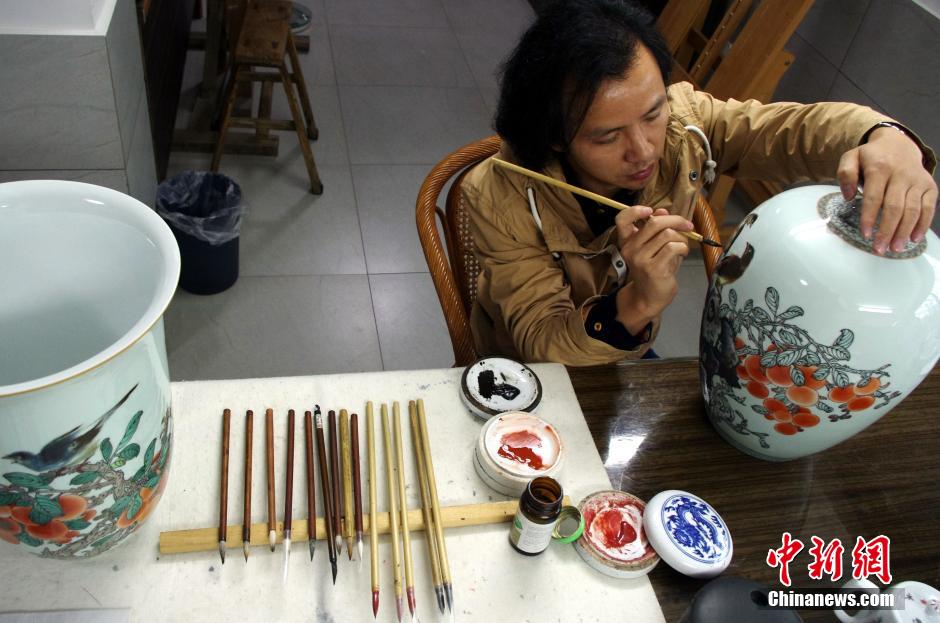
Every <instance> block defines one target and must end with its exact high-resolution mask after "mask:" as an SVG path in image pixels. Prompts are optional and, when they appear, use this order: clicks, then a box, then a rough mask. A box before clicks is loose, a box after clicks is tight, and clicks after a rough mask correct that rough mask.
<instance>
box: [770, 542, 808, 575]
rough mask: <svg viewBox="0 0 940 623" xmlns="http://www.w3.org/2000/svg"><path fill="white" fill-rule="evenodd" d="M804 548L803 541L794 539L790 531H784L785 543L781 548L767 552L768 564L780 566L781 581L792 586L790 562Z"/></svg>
mask: <svg viewBox="0 0 940 623" xmlns="http://www.w3.org/2000/svg"><path fill="white" fill-rule="evenodd" d="M802 549H803V541H801V540H799V539H794V538H793V537H792V536H791V535H790V533H789V532H784V533H783V545H781V546H780V549H772V550H770V551H768V552H767V564H768V565H770V566H771V567H780V583H781V584H783V585H784V586H790V562H791V561H792V560H793V559H794V558H796V555H797V554H799V553H800V551H801V550H802Z"/></svg>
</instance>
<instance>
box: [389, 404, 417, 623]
mask: <svg viewBox="0 0 940 623" xmlns="http://www.w3.org/2000/svg"><path fill="white" fill-rule="evenodd" d="M392 420H393V422H394V426H395V460H396V462H397V469H396V470H395V471H396V474H397V478H396V480H397V481H398V500H399V502H400V503H401V506H400V507H399V510H400V511H401V537H402V551H403V553H404V555H405V592H406V594H407V595H408V610H409V611H410V612H411V618H412V619H413V618H415V616H417V615H416V614H415V610H416V609H417V600H416V599H415V580H414V567H413V566H412V562H411V527H410V526H409V525H408V496H407V494H406V493H405V452H404V450H403V447H404V444H402V441H401V409H400V408H399V407H398V402H395V403H393V404H392Z"/></svg>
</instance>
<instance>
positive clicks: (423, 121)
mask: <svg viewBox="0 0 940 623" xmlns="http://www.w3.org/2000/svg"><path fill="white" fill-rule="evenodd" d="M304 2H305V4H307V5H308V6H310V8H311V9H312V10H313V13H314V19H315V20H316V25H315V26H314V28H313V30H312V31H311V32H310V33H309V34H310V35H311V49H310V52H309V54H306V55H304V56H302V57H301V59H302V60H301V62H302V64H303V70H304V73H305V76H306V78H307V80H308V83H309V86H310V92H311V99H312V103H313V109H314V113H315V115H316V119H317V125H318V126H319V128H320V138H319V140H317V141H315V142H313V143H311V146H312V148H313V152H314V155H315V157H316V160H317V164H318V168H319V170H320V175H321V177H322V179H323V183H324V187H325V191H324V193H323V195H321V196H314V195H311V194H309V193H308V192H307V190H306V189H307V179H306V173H305V169H304V166H303V160H302V158H301V155H300V150H299V148H298V146H297V143H296V141H295V139H294V137H293V136H292V135H291V134H288V133H282V134H281V135H280V142H281V149H280V154H279V156H278V157H277V158H276V159H274V158H262V157H248V156H231V155H226V156H225V158H224V159H223V160H222V167H221V170H222V172H224V173H226V174H228V175H230V176H231V177H232V178H233V179H235V180H236V181H237V182H238V183H239V184H240V185H241V187H242V192H243V194H244V197H245V199H246V200H247V202H248V204H249V206H250V211H249V213H248V216H247V217H246V218H245V220H244V223H243V226H242V233H241V240H240V251H241V264H240V270H241V274H240V277H239V279H238V281H237V282H236V284H235V286H233V287H232V288H231V289H230V290H228V291H226V292H224V293H221V294H217V295H214V296H208V297H200V296H195V295H192V294H188V293H186V292H183V291H182V290H181V291H179V292H178V294H177V296H176V298H175V299H174V301H173V303H172V305H171V307H170V309H169V311H168V313H167V317H166V322H167V327H166V333H167V346H168V350H169V358H170V371H171V375H172V377H173V379H174V380H184V379H185V380H195V379H218V378H247V377H258V376H277V375H303V374H317V373H330V372H354V371H372V370H382V369H385V370H394V369H421V368H437V367H447V366H449V365H450V364H451V363H452V362H453V353H452V350H451V345H450V340H449V338H448V335H447V330H446V328H445V326H444V319H443V316H442V314H441V310H440V305H439V304H438V301H437V296H436V294H435V292H434V287H433V285H432V283H431V279H430V276H429V274H428V272H427V265H426V264H425V262H424V256H423V255H422V253H421V248H420V244H419V242H418V236H417V231H416V229H415V224H414V204H415V198H416V196H417V192H418V188H419V186H420V184H421V181H422V180H423V178H424V175H425V174H426V173H427V171H428V170H429V169H430V168H431V166H433V165H434V164H435V163H436V162H437V161H438V160H439V159H440V158H442V157H443V156H444V155H446V154H447V153H449V152H450V151H452V150H453V149H455V148H457V147H459V146H460V145H463V144H465V143H468V142H470V141H472V140H475V139H477V138H481V137H483V136H487V135H489V134H491V133H492V130H491V129H490V118H491V115H492V111H493V106H494V104H495V102H496V93H497V87H496V79H495V77H494V72H495V70H496V68H497V67H498V65H499V63H500V61H501V60H502V59H503V57H504V56H505V55H506V54H507V53H508V51H509V50H510V49H511V48H512V46H513V45H514V43H515V41H516V39H517V38H518V35H519V33H520V32H521V31H522V30H523V29H524V28H525V27H526V26H527V25H528V23H529V22H530V20H531V19H532V18H533V13H532V10H531V8H529V5H528V3H527V2H526V1H525V0H396V1H393V0H304ZM494 16H498V17H499V18H498V19H494ZM201 60H202V59H201V57H200V56H199V54H198V53H191V57H190V63H189V67H188V72H187V81H186V83H185V84H184V89H186V91H185V92H184V98H183V106H184V107H185V106H186V104H187V103H191V101H192V99H193V93H194V90H193V89H192V88H191V87H192V86H193V85H195V84H196V83H197V82H198V80H199V78H200V76H199V70H200V68H201ZM278 95H280V94H278ZM275 114H276V115H282V116H283V117H284V118H286V116H287V106H286V101H285V100H284V98H283V97H280V98H279V99H278V98H276V99H275ZM185 122H186V114H185V110H184V111H183V112H182V114H181V117H180V124H185ZM208 163H209V157H208V156H207V155H199V154H188V153H187V154H180V153H178V154H174V155H173V156H172V158H171V161H170V173H171V174H172V173H174V172H178V171H182V170H185V169H189V168H192V169H205V168H207V166H208ZM681 282H682V287H681V291H680V295H679V298H678V299H677V300H676V301H675V302H674V303H673V305H672V306H671V307H670V309H669V311H668V312H667V314H666V316H665V318H664V324H663V328H662V330H661V332H660V336H659V339H658V341H657V344H656V350H657V352H659V354H660V355H664V356H674V355H692V354H695V353H696V352H697V344H698V325H699V314H700V310H701V304H702V301H703V299H704V292H705V278H704V268H703V266H702V262H701V260H700V259H699V260H696V259H690V260H689V261H688V262H687V263H686V265H685V266H683V268H682V274H681Z"/></svg>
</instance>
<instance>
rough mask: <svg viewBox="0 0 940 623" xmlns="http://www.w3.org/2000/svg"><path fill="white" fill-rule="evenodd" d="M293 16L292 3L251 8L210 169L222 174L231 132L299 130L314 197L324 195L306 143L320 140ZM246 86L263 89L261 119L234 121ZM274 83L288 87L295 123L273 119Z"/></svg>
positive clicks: (258, 0)
mask: <svg viewBox="0 0 940 623" xmlns="http://www.w3.org/2000/svg"><path fill="white" fill-rule="evenodd" d="M290 14H291V3H290V2H289V1H288V0H255V1H252V2H250V4H249V5H248V7H247V9H246V11H245V18H244V21H243V23H242V26H241V29H240V32H239V34H238V41H237V43H236V45H235V52H234V55H233V61H232V70H231V74H230V79H229V85H228V94H227V97H226V103H225V112H224V114H223V116H222V123H221V127H220V128H219V138H218V142H217V143H216V146H215V154H214V155H213V156H212V166H211V170H212V171H218V169H219V162H220V161H221V160H222V149H223V147H224V145H225V138H226V134H227V133H228V129H229V128H230V127H235V128H254V130H255V133H256V134H257V135H258V136H266V135H267V134H268V132H269V131H270V130H295V131H296V132H297V138H298V140H299V141H300V151H301V152H302V153H303V156H304V162H305V163H306V165H307V175H308V176H309V177H310V192H312V193H313V194H315V195H319V194H321V193H322V192H323V183H322V182H320V174H319V173H317V165H316V163H315V162H314V160H313V152H312V151H311V150H310V143H309V142H308V141H307V139H308V137H309V138H310V139H311V140H316V139H317V136H318V130H317V125H316V122H315V121H314V119H313V110H312V109H311V108H310V99H309V97H308V96H307V84H306V82H304V75H303V72H302V71H301V69H300V60H299V59H298V57H297V48H296V47H295V46H294V37H293V36H292V35H291V31H290ZM286 55H290V63H291V68H292V69H293V72H292V73H291V72H288V70H287V64H286V62H285V56H286ZM254 67H271V68H274V69H276V70H277V71H276V72H273V71H256V70H255V69H253V68H254ZM246 82H247V83H252V82H260V83H261V84H262V87H261V102H260V105H259V107H258V116H257V117H233V116H232V111H233V110H234V108H235V99H236V95H237V90H238V89H237V87H238V84H239V83H246ZM274 82H280V83H281V84H283V85H284V92H285V93H286V94H287V104H288V105H289V106H290V111H291V116H292V117H293V120H287V121H282V120H274V119H271V97H272V95H273V83H274ZM295 84H296V86H297V92H298V93H299V95H300V106H301V107H302V108H303V115H302V116H301V108H300V107H298V106H297V100H296V99H295V97H294V89H293V86H294V85H295ZM305 120H306V123H305Z"/></svg>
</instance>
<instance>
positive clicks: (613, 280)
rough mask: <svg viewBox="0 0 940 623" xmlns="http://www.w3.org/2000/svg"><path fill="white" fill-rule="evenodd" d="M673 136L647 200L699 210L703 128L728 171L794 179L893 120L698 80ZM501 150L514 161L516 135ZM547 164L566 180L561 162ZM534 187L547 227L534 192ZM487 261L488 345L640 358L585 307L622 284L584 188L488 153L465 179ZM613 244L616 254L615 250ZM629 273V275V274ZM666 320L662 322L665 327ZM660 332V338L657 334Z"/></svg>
mask: <svg viewBox="0 0 940 623" xmlns="http://www.w3.org/2000/svg"><path fill="white" fill-rule="evenodd" d="M668 97H669V104H670V116H669V122H668V127H667V130H666V146H665V150H664V153H663V157H662V160H661V161H660V163H659V172H658V174H657V176H656V178H655V179H654V180H653V181H651V182H650V184H649V185H648V186H647V187H646V188H645V189H643V191H641V193H640V195H639V197H638V198H637V202H636V203H637V205H646V206H650V207H652V208H654V209H655V208H666V209H668V210H669V211H670V212H672V213H674V214H680V215H682V216H684V217H686V218H689V219H691V216H692V209H693V206H694V203H693V200H694V198H695V193H696V192H697V191H698V190H699V189H700V188H701V186H702V178H703V167H704V164H705V161H706V156H705V150H704V147H703V143H702V141H701V139H700V138H699V137H698V136H696V135H695V134H693V133H691V132H689V131H688V130H686V129H684V126H686V125H695V126H698V127H699V128H701V129H702V130H703V131H704V132H705V135H706V136H707V137H708V139H709V141H710V143H711V149H712V157H713V159H714V160H715V161H716V162H717V165H718V172H719V173H729V174H732V175H734V176H735V177H740V178H752V179H762V180H768V181H775V182H783V183H794V182H799V181H804V180H820V179H834V178H835V174H836V169H837V167H838V162H839V159H840V158H841V156H842V154H843V153H845V152H846V151H847V150H849V149H852V148H854V147H856V146H858V144H859V141H860V139H861V138H862V135H863V134H864V133H865V132H866V130H868V129H869V128H871V127H872V126H873V125H875V124H876V123H878V122H879V121H886V120H888V118H887V117H885V116H884V115H883V114H880V113H878V112H875V111H874V110H871V109H870V108H866V107H863V106H856V105H853V104H835V103H824V104H811V105H802V104H792V103H776V104H766V105H763V104H760V103H759V102H757V101H754V100H749V101H746V102H738V101H735V100H729V101H727V102H723V101H720V100H716V99H714V98H713V97H711V96H710V95H708V94H707V93H703V92H701V91H695V90H694V89H693V88H692V86H691V85H690V84H688V83H679V84H674V85H672V86H670V87H669V89H668ZM499 156H500V157H502V158H504V159H507V160H513V157H512V154H511V153H509V151H508V149H507V147H506V146H504V147H503V150H502V151H501V152H500V154H499ZM543 173H545V174H546V175H550V176H551V177H554V178H556V179H562V180H563V179H564V175H563V173H562V171H561V166H560V164H559V163H558V162H552V163H551V164H550V165H549V166H547V167H546V168H545V169H544V171H543ZM527 188H531V189H532V191H533V197H534V203H535V207H536V211H537V214H538V217H539V218H540V220H541V231H540V229H539V227H538V225H537V224H536V219H535V216H534V215H533V211H532V208H531V205H530V201H529V198H528V196H527ZM462 190H463V193H464V197H465V198H466V200H467V201H468V203H469V205H470V206H471V210H470V215H471V226H472V231H473V237H474V241H475V243H476V252H477V257H478V259H479V260H480V263H481V267H482V271H481V275H480V279H479V288H478V295H477V301H476V303H475V304H474V308H473V310H472V313H471V322H470V323H471V327H472V330H473V335H474V341H475V345H476V348H477V352H479V353H480V354H481V355H503V356H507V357H512V358H516V359H520V360H522V361H527V362H539V361H554V362H559V363H564V364H567V365H576V366H577V365H596V364H602V363H609V362H613V361H617V360H620V359H623V358H627V357H639V356H641V355H642V354H643V353H644V352H645V351H646V349H647V348H648V347H649V346H648V345H649V343H647V344H646V345H643V346H641V347H640V348H638V349H636V350H634V351H624V350H619V349H617V348H614V347H612V346H610V345H608V344H606V343H604V342H601V341H599V340H595V339H593V338H591V337H589V336H588V335H587V333H586V331H585V329H584V312H585V307H586V306H590V305H592V304H593V303H594V301H595V300H596V299H597V298H598V297H599V296H600V295H603V294H605V293H609V292H610V291H611V290H613V289H614V288H615V287H616V286H617V285H618V275H617V271H616V269H615V267H614V265H613V264H614V263H615V262H616V261H617V259H619V254H617V253H616V246H614V244H613V243H614V242H615V240H616V238H615V236H614V235H613V228H611V229H609V230H608V231H607V232H605V233H604V234H603V235H601V236H600V237H595V236H594V234H593V233H592V232H591V229H590V228H589V227H588V224H587V222H586V221H585V219H584V215H583V213H582V211H581V207H580V205H579V204H578V202H577V200H576V199H575V198H574V196H573V195H572V194H571V193H569V192H567V191H564V190H560V189H557V188H555V187H553V186H549V185H547V184H544V183H542V182H538V181H535V180H532V179H530V178H528V177H525V176H523V175H520V174H518V173H514V172H511V171H507V170H506V169H503V168H500V167H498V166H496V165H494V164H493V162H492V161H491V160H489V159H488V160H485V161H484V162H482V163H480V164H479V165H477V167H476V168H475V169H474V170H473V171H471V172H470V173H469V174H468V175H467V177H466V178H465V180H464V183H463V188H462ZM612 253H613V255H612ZM623 278H624V277H621V279H623ZM658 324H659V323H658V321H657V322H654V332H653V334H652V335H653V336H655V332H656V330H657V329H658ZM650 342H652V338H651V339H650Z"/></svg>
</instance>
